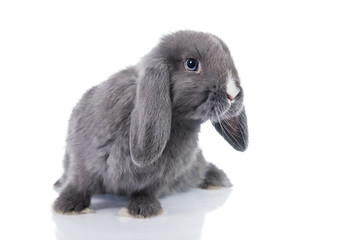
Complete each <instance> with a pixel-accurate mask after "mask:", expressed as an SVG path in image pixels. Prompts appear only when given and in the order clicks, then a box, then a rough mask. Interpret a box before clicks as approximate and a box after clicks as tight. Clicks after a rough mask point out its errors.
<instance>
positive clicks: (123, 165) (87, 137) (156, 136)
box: [54, 31, 248, 217]
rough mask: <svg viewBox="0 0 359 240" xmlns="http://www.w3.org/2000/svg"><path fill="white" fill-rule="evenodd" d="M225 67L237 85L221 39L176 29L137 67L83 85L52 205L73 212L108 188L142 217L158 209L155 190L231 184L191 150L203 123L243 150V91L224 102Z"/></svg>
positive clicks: (195, 147)
mask: <svg viewBox="0 0 359 240" xmlns="http://www.w3.org/2000/svg"><path fill="white" fill-rule="evenodd" d="M188 58H196V59H198V60H199V62H200V65H201V69H202V70H201V71H200V72H199V73H197V72H189V71H187V70H185V68H184V62H185V61H186V59H188ZM228 71H230V72H231V73H232V75H233V76H234V78H235V81H236V85H237V86H238V87H240V82H239V78H238V74H237V70H236V69H235V66H234V63H233V60H232V58H231V56H230V52H229V50H228V47H227V46H226V45H225V44H224V43H223V41H222V40H220V39H219V38H218V37H216V36H214V35H212V34H207V33H202V32H193V31H179V32H176V33H173V34H170V35H167V36H165V37H163V39H162V40H161V42H160V43H159V45H158V46H157V47H155V48H154V49H153V50H152V51H151V52H150V53H149V54H148V55H146V56H145V57H144V58H143V59H142V60H141V62H140V63H139V64H138V65H136V66H134V67H129V68H127V69H125V70H122V71H120V72H118V73H117V74H115V75H113V76H112V77H111V78H110V79H108V80H107V81H105V82H103V83H101V84H99V85H98V86H95V87H93V88H91V89H90V90H88V91H87V92H86V93H85V94H84V96H83V97H82V99H81V100H80V101H79V103H78V104H77V105H76V106H75V108H74V109H73V112H72V115H71V118H70V121H69V128H68V137H67V146H66V154H65V159H64V166H65V173H64V175H63V177H62V178H61V179H60V180H59V181H58V182H57V183H56V185H57V186H61V188H62V191H61V193H60V196H59V197H58V199H57V200H56V201H55V204H54V208H55V210H56V211H58V212H62V213H65V212H71V211H81V210H83V209H84V208H86V207H88V206H89V204H90V198H91V196H92V195H94V194H97V193H108V194H118V195H128V196H130V203H129V212H130V213H131V214H132V215H136V216H137V215H140V216H143V217H150V216H154V215H157V214H159V213H160V212H161V206H160V204H159V202H158V200H157V198H158V197H159V196H161V195H165V194H169V193H172V192H178V191H184V190H186V189H189V188H193V187H202V188H207V187H209V186H212V185H216V186H225V187H229V186H231V184H230V182H229V180H228V178H227V177H226V175H225V173H224V172H223V171H221V170H219V169H218V168H217V167H216V166H214V165H213V164H210V163H208V162H206V160H205V159H204V157H203V155H202V151H201V150H200V149H199V147H198V133H199V130H200V125H201V123H203V122H205V121H207V120H211V121H212V123H213V124H214V125H215V127H216V129H217V131H219V132H220V134H221V135H222V136H223V137H224V138H225V139H226V140H227V141H228V142H229V143H230V144H231V145H232V146H234V148H235V149H237V150H241V151H244V150H245V148H246V147H247V143H248V140H247V138H248V134H247V133H248V131H247V126H246V121H245V122H244V121H241V119H243V118H244V117H245V111H244V107H243V91H240V93H239V94H238V95H237V96H236V97H235V98H234V100H233V101H232V103H231V104H229V102H228V100H227V96H226V79H227V73H228ZM231 119H236V120H238V121H232V122H228V121H230V120H231ZM245 119H246V117H245ZM228 123H231V124H228ZM243 132H246V134H245V135H243ZM238 136H240V138H239V137H238Z"/></svg>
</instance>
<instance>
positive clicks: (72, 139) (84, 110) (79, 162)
mask: <svg viewBox="0 0 359 240" xmlns="http://www.w3.org/2000/svg"><path fill="white" fill-rule="evenodd" d="M136 80H137V72H136V70H135V69H134V68H129V69H126V70H123V71H121V72H119V73H117V74H115V75H113V76H112V77H110V79H108V80H107V81H105V82H103V83H101V84H99V85H97V86H95V87H93V88H91V89H90V90H88V91H87V92H86V93H85V94H84V95H83V97H82V98H81V100H80V101H79V102H78V104H77V105H76V106H75V108H74V109H73V112H72V114H71V117H70V121H69V128H68V138H67V146H66V152H67V155H69V164H68V166H69V167H68V168H69V169H68V171H70V173H71V172H74V173H76V174H68V175H69V176H70V177H78V178H81V181H83V180H84V179H85V181H92V182H95V181H97V182H98V183H100V184H96V186H95V187H96V188H99V191H101V192H103V191H104V187H103V186H106V185H111V183H110V182H107V183H106V182H104V181H106V177H104V176H106V175H107V176H108V175H112V173H111V171H112V170H111V169H113V168H115V169H116V171H117V175H119V174H120V173H119V172H118V171H119V170H121V171H123V172H125V171H127V170H128V168H129V165H130V161H131V159H130V152H129V146H128V142H129V140H128V139H129V128H130V117H131V112H132V110H133V105H134V99H135V94H136ZM115 159H116V160H115ZM113 177H114V176H112V178H113ZM110 178H111V177H110ZM86 179H87V180H86ZM102 185H103V186H102Z"/></svg>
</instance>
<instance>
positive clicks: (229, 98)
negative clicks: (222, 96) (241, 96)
mask: <svg viewBox="0 0 359 240" xmlns="http://www.w3.org/2000/svg"><path fill="white" fill-rule="evenodd" d="M227 98H228V100H229V101H232V100H233V97H232V96H231V95H229V94H228V93H227Z"/></svg>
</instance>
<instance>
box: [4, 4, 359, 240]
mask: <svg viewBox="0 0 359 240" xmlns="http://www.w3.org/2000/svg"><path fill="white" fill-rule="evenodd" d="M358 12H359V8H358V6H357V3H356V1H315V0H314V1H313V0H311V1H306V0H302V1H278V0H276V1H256V0H252V1H232V2H230V1H224V0H221V1H216V2H211V1H185V0H182V1H177V2H170V1H129V0H128V1H1V2H0V81H1V85H0V111H1V118H0V121H1V124H0V141H1V143H0V144H1V145H0V146H1V149H0V151H1V155H0V156H1V168H0V171H1V172H0V189H1V198H0V201H1V203H0V207H1V208H2V211H1V212H0V218H1V225H2V226H1V231H0V238H1V239H25V238H30V239H35V238H36V239H71V238H72V239H81V238H85V239H113V238H116V239H135V238H138V239H143V238H145V239H199V238H201V239H359V206H358V205H359V204H358V203H359V174H358V173H359V154H358V148H359V144H358V143H359V142H358V136H359V127H358V125H359V124H358V123H359V107H358V105H359V97H358V95H359V94H358V92H359V88H358V81H359V47H358V46H359V44H358V43H359V30H358V29H359V26H358V25H359V24H358V23H359V14H358ZM179 29H192V30H200V31H206V32H211V33H214V34H216V35H218V36H219V37H221V38H222V39H223V40H224V41H225V42H226V43H227V45H228V46H229V48H230V49H231V52H232V56H233V58H234V60H235V62H236V65H237V68H238V71H239V74H240V77H241V81H242V85H243V88H244V90H245V104H246V108H247V115H248V123H249V133H250V146H249V148H248V150H247V151H246V152H245V153H239V152H235V151H234V150H232V149H231V147H230V146H229V145H227V143H226V142H225V141H224V140H222V139H221V137H220V136H219V135H218V134H217V133H216V132H215V130H214V129H213V128H212V126H211V125H210V124H205V125H204V126H203V128H202V131H201V138H200V145H201V146H202V148H203V151H204V153H205V156H206V158H207V160H209V161H211V162H214V163H215V164H216V165H217V166H219V167H220V168H222V169H224V170H225V171H226V173H227V174H228V176H229V177H230V179H231V181H232V183H233V185H234V187H233V188H232V189H222V190H218V191H201V190H193V191H190V192H187V193H181V194H176V195H173V196H170V197H166V198H163V199H161V203H162V205H163V206H164V208H165V210H166V213H165V214H164V215H163V216H160V217H158V218H154V219H150V220H136V219H130V218H125V217H119V215H118V210H119V208H120V207H124V206H125V205H126V203H127V199H125V198H120V199H114V198H104V197H103V198H101V197H99V198H98V199H94V201H93V208H94V209H95V210H96V211H95V213H93V214H88V215H81V216H58V215H57V214H53V213H52V211H51V204H52V202H53V200H54V199H55V198H56V196H57V193H56V192H54V191H53V190H52V183H53V182H54V181H56V180H57V178H58V177H59V176H60V175H61V173H62V163H61V161H62V155H63V151H64V146H65V133H66V128H67V120H68V118H69V115H70V113H71V109H72V107H73V106H74V105H75V104H76V102H77V101H78V99H79V98H80V97H81V95H82V94H83V93H84V92H85V91H86V90H87V89H88V88H90V87H91V86H93V85H96V84H98V83H100V82H101V81H103V80H106V78H107V77H109V76H110V75H112V74H113V73H115V72H117V71H118V70H120V69H122V68H125V67H126V66H129V65H132V64H136V63H137V62H138V60H139V59H140V57H142V56H143V55H145V54H146V53H147V52H148V51H149V50H150V49H151V48H152V47H153V46H155V45H156V43H157V42H158V40H159V38H160V37H161V36H162V35H163V34H167V33H169V32H173V31H176V30H179ZM96 203H97V205H96Z"/></svg>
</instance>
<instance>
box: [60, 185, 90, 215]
mask: <svg viewBox="0 0 359 240" xmlns="http://www.w3.org/2000/svg"><path fill="white" fill-rule="evenodd" d="M71 190H72V189H64V191H63V192H62V193H61V194H60V196H59V197H58V198H57V199H56V201H55V203H54V210H55V211H56V212H58V213H62V214H69V213H87V212H86V211H83V210H85V209H87V208H88V207H89V206H90V196H89V195H87V194H82V193H77V192H74V191H71Z"/></svg>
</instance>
